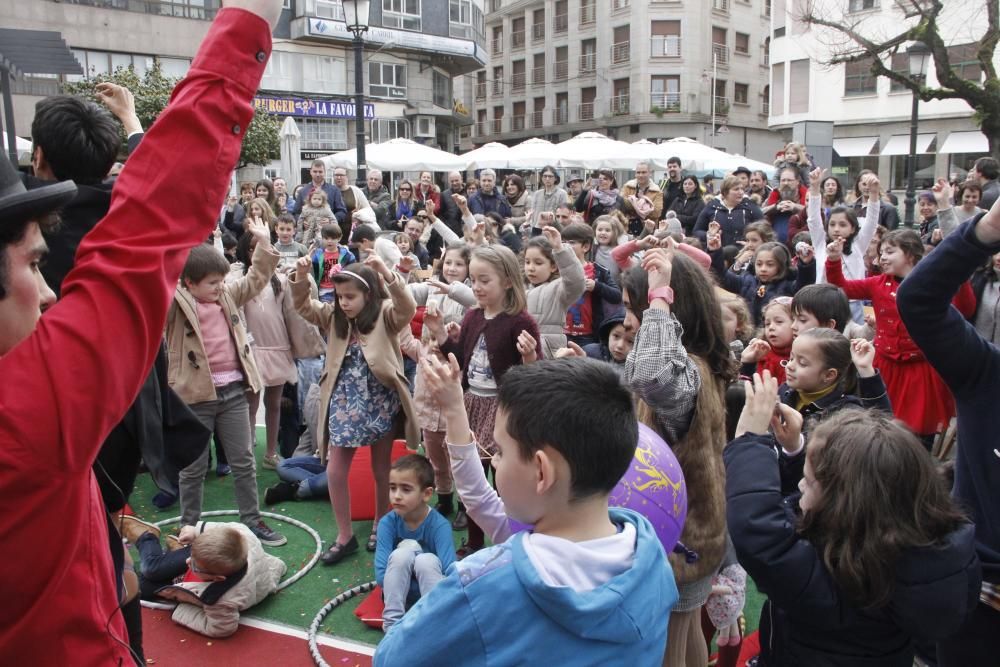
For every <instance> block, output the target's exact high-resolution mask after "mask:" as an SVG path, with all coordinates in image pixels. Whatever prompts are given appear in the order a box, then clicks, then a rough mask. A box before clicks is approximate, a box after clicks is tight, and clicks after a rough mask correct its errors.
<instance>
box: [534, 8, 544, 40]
mask: <svg viewBox="0 0 1000 667" xmlns="http://www.w3.org/2000/svg"><path fill="white" fill-rule="evenodd" d="M544 39H545V10H544V9H536V10H535V11H534V12H532V14H531V40H532V41H534V42H540V41H542V40H544Z"/></svg>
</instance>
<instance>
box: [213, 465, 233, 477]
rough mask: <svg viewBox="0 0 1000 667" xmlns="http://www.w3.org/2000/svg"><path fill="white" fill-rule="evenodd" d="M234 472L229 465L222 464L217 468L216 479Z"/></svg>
mask: <svg viewBox="0 0 1000 667" xmlns="http://www.w3.org/2000/svg"><path fill="white" fill-rule="evenodd" d="M232 472H233V469H232V468H230V467H229V464H228V463H220V464H219V465H217V466H215V476H216V477H225V476H226V475H230V474H232Z"/></svg>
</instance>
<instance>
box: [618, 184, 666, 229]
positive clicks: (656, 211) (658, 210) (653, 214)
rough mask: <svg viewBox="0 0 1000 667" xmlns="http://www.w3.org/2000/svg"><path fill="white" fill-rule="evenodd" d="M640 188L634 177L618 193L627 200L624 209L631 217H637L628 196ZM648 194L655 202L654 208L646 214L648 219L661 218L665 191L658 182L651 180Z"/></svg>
mask: <svg viewBox="0 0 1000 667" xmlns="http://www.w3.org/2000/svg"><path fill="white" fill-rule="evenodd" d="M638 188H639V185H638V181H636V179H634V178H633V179H632V180H631V181H629V182H628V183H626V184H625V185H624V186H622V189H621V192H619V193H618V194H619V195H621V198H622V200H623V201H624V202H625V203H624V204H623V206H622V208H623V209H624V210H623V212H624V213H625V214H626V215H628V216H630V217H635V216H636V212H635V209H634V208H633V207H632V204H631V203H630V202H629V200H628V198H629V197H631V196H632V195H634V194H635V193H636V190H638ZM646 196H647V197H649V200H650V201H651V202H653V210H652V211H650V213H649V215H647V216H646V219H647V220H659V219H660V217H662V215H663V192H661V191H660V187H659V186H658V185H657V184H656V183H654V182H653V181H650V182H649V188H648V189H647V190H646Z"/></svg>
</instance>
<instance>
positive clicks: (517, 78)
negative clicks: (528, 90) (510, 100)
mask: <svg viewBox="0 0 1000 667" xmlns="http://www.w3.org/2000/svg"><path fill="white" fill-rule="evenodd" d="M525 77H526V74H525V73H524V72H514V74H512V75H511V77H510V89H511V92H514V93H518V92H524V81H525Z"/></svg>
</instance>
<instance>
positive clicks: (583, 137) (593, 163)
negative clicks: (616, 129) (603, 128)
mask: <svg viewBox="0 0 1000 667" xmlns="http://www.w3.org/2000/svg"><path fill="white" fill-rule="evenodd" d="M555 149H556V155H557V156H558V159H559V166H561V167H575V168H583V169H634V168H635V163H636V162H638V161H639V160H640V159H642V158H641V157H639V155H640V154H641V149H639V150H638V151H637V150H636V149H635V148H633V146H632V144H629V143H626V142H624V141H617V140H615V139H609V138H608V137H606V136H604V135H603V134H600V133H599V132H582V133H580V134H578V135H576V136H575V137H573V138H572V139H568V140H566V141H563V142H562V143H559V144H556V147H555Z"/></svg>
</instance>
